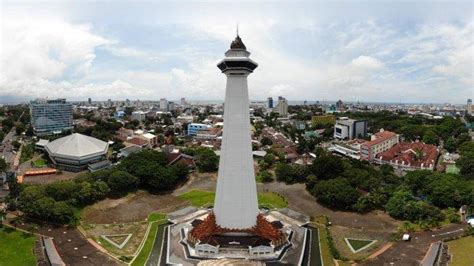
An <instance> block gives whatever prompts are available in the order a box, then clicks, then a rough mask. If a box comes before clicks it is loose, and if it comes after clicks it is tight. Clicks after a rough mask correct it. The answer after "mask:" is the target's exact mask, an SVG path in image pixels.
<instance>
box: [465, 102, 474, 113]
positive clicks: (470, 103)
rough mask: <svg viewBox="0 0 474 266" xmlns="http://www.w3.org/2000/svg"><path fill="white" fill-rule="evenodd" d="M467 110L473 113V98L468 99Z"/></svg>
mask: <svg viewBox="0 0 474 266" xmlns="http://www.w3.org/2000/svg"><path fill="white" fill-rule="evenodd" d="M466 111H467V113H468V114H470V115H472V113H473V112H474V110H472V99H467V107H466Z"/></svg>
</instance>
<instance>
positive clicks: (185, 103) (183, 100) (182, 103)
mask: <svg viewBox="0 0 474 266" xmlns="http://www.w3.org/2000/svg"><path fill="white" fill-rule="evenodd" d="M187 104H188V103H187V102H186V98H184V97H183V98H181V106H186V105H187Z"/></svg>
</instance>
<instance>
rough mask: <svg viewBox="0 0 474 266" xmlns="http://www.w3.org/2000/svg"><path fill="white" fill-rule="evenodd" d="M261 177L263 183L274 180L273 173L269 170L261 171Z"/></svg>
mask: <svg viewBox="0 0 474 266" xmlns="http://www.w3.org/2000/svg"><path fill="white" fill-rule="evenodd" d="M259 179H260V180H261V181H262V182H263V183H268V182H272V181H273V175H272V173H270V172H269V171H261V172H260V173H259Z"/></svg>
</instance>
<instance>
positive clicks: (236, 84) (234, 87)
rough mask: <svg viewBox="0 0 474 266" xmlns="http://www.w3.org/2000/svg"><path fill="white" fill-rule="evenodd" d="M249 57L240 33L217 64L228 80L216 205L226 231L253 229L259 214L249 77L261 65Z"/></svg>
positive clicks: (217, 216)
mask: <svg viewBox="0 0 474 266" xmlns="http://www.w3.org/2000/svg"><path fill="white" fill-rule="evenodd" d="M249 55H250V53H249V52H248V51H247V49H246V47H245V45H244V43H243V42H242V40H241V39H240V37H239V35H238V34H237V36H236V38H235V40H234V41H233V42H232V43H231V45H230V49H229V50H228V51H227V52H226V53H225V58H224V59H223V60H222V61H221V62H219V64H218V65H217V67H218V68H219V69H220V70H221V71H222V73H224V74H225V75H226V77H227V85H226V92H225V105H224V133H223V137H222V146H221V157H220V161H219V174H218V178H217V189H216V198H215V203H214V214H215V216H216V223H217V225H219V226H221V227H223V228H233V229H245V228H252V227H253V226H255V225H256V221H257V215H258V213H259V210H258V202H257V184H256V182H255V172H254V168H253V159H252V144H251V138H250V115H249V94H248V86H247V76H248V75H249V74H250V73H252V72H253V70H255V68H256V67H257V66H258V64H257V63H255V62H254V61H253V60H252V59H250V58H249Z"/></svg>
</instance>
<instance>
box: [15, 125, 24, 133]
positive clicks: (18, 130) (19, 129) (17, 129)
mask: <svg viewBox="0 0 474 266" xmlns="http://www.w3.org/2000/svg"><path fill="white" fill-rule="evenodd" d="M24 131H25V125H23V124H22V123H17V125H16V127H15V132H16V134H17V135H21V133H23V132H24Z"/></svg>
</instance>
